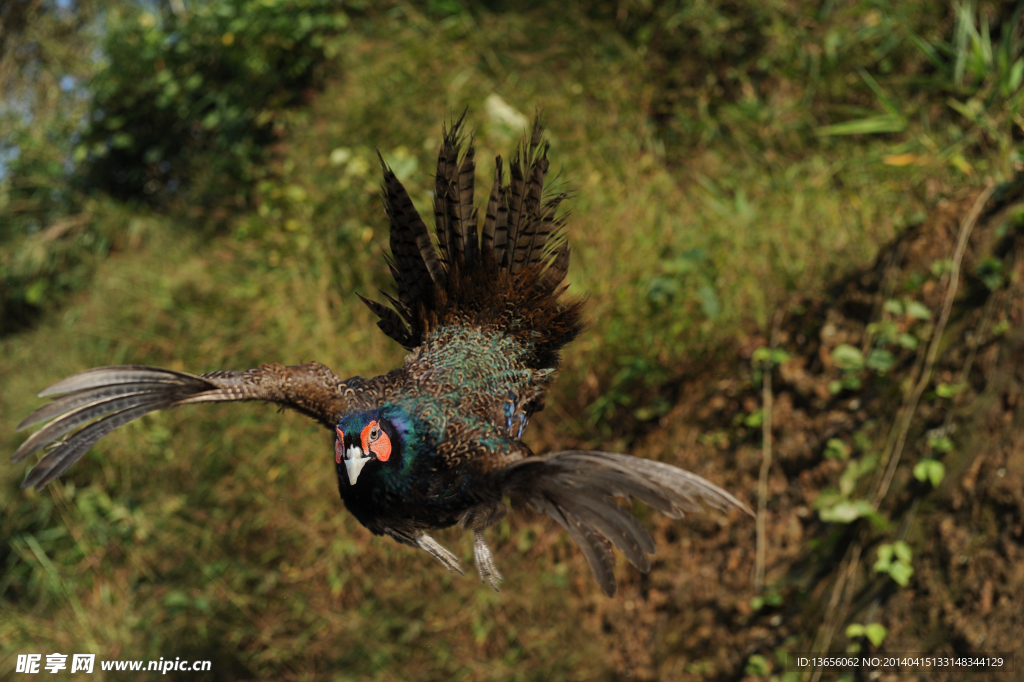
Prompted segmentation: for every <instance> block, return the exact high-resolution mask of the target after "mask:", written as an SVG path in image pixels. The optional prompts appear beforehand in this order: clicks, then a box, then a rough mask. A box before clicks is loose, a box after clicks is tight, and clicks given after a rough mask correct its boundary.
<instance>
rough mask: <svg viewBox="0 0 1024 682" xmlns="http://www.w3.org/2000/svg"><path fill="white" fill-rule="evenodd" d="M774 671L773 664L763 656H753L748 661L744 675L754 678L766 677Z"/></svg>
mask: <svg viewBox="0 0 1024 682" xmlns="http://www.w3.org/2000/svg"><path fill="white" fill-rule="evenodd" d="M771 671H772V664H771V662H769V660H768V659H767V658H765V657H764V656H762V655H761V654H753V655H751V657H750V658H748V659H747V665H746V667H745V668H744V669H743V672H744V674H746V675H751V676H753V677H765V676H766V675H768V674H769V673H771Z"/></svg>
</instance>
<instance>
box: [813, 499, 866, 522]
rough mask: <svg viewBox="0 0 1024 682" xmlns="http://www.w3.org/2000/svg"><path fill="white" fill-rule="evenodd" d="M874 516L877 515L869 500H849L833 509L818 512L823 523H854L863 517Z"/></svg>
mask: <svg viewBox="0 0 1024 682" xmlns="http://www.w3.org/2000/svg"><path fill="white" fill-rule="evenodd" d="M872 514H875V510H874V509H873V508H872V507H871V503H870V502H868V501H867V500H852V501H851V500H847V501H844V502H840V503H839V504H837V505H835V506H833V507H831V508H828V509H822V510H821V511H820V512H818V517H819V518H820V519H821V520H822V521H830V522H835V523H853V522H854V521H856V520H857V519H859V518H861V517H866V516H870V515H872Z"/></svg>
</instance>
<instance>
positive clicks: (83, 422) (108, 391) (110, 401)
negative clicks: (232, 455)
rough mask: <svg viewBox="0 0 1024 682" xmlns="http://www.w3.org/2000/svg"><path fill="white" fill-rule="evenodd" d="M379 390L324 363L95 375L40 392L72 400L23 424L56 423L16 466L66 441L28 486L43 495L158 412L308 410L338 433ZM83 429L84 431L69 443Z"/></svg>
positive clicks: (132, 369) (32, 441) (23, 451)
mask: <svg viewBox="0 0 1024 682" xmlns="http://www.w3.org/2000/svg"><path fill="white" fill-rule="evenodd" d="M377 384H378V380H377V379H371V380H366V379H362V378H361V377H353V378H351V379H348V380H347V381H342V380H341V379H340V378H339V377H338V376H337V375H336V374H335V373H334V372H332V371H331V370H330V369H328V368H327V367H326V366H324V365H322V364H320V363H319V362H310V363H307V364H305V365H295V366H291V367H285V366H283V365H261V366H260V367H259V368H257V369H250V370H246V371H244V372H225V371H221V372H212V373H210V374H203V375H201V376H196V375H194V374H186V373H184V372H174V371H171V370H168V369H159V368H156V367H142V366H139V365H127V366H122V367H100V368H97V369H90V370H87V371H85V372H81V373H79V374H75V375H74V376H70V377H68V378H67V379H63V380H61V381H58V382H57V383H55V384H54V385H52V386H50V387H49V388H47V389H46V390H44V391H43V392H42V393H40V394H39V396H40V397H45V396H52V395H56V394H61V393H62V394H64V395H63V396H61V397H59V398H55V399H54V400H53V401H52V402H50V403H48V404H46V405H44V406H43V407H40V408H39V409H38V410H36V411H35V412H33V413H32V414H30V415H29V416H28V418H26V419H25V421H23V422H21V424H19V425H18V430H21V429H24V428H26V427H28V426H31V425H33V424H38V423H40V422H45V421H49V420H51V419H52V420H53V421H50V423H49V424H47V425H46V426H44V427H43V428H41V429H40V430H39V431H36V432H35V433H34V434H32V436H31V437H29V439H28V440H26V441H25V442H24V443H22V444H21V447H19V448H18V450H17V452H15V453H14V456H13V457H11V461H12V462H20V461H21V460H23V459H24V458H26V457H28V456H29V455H30V454H32V453H33V452H35V451H36V450H39V449H40V448H42V447H44V446H46V445H49V444H50V443H53V442H54V441H57V439H61V440H60V441H59V442H57V443H56V445H55V446H54V447H53V448H51V449H50V451H49V452H48V453H47V454H46V456H45V457H43V458H42V459H41V460H40V461H39V462H38V463H37V464H36V465H35V467H33V469H32V471H30V472H29V474H28V476H26V477H25V480H24V481H23V482H22V484H21V487H22V488H28V487H30V486H35V488H36V490H40V489H42V487H43V486H45V485H46V484H47V483H49V482H50V481H52V480H54V479H55V478H57V477H58V476H60V475H61V474H63V473H64V472H65V471H67V470H68V469H69V468H70V467H71V465H72V464H74V463H75V462H77V461H78V460H79V459H81V457H82V456H83V455H84V454H85V453H86V452H88V451H89V448H91V447H92V446H93V445H94V444H95V443H96V442H97V441H98V440H99V439H100V438H103V436H105V435H107V434H108V433H110V432H111V431H113V430H114V429H116V428H117V427H119V426H121V425H122V424H127V423H128V422H130V421H132V420H134V419H138V418H139V417H141V416H142V415H144V414H148V413H150V412H155V411H157V410H166V409H168V408H171V407H178V406H179V405H189V404H192V403H206V402H223V401H244V400H262V401H265V402H270V403H276V404H278V405H281V406H282V407H287V408H290V409H293V410H296V411H298V412H301V413H302V414H304V415H306V416H307V417H310V418H312V419H315V420H316V421H318V422H320V423H321V424H323V425H324V426H326V427H327V428H329V429H333V428H334V426H335V425H336V424H337V422H338V419H339V418H340V417H341V415H343V414H345V413H347V412H353V411H359V410H362V409H368V408H369V407H372V406H373V405H374V404H376V399H377V397H378V386H377ZM93 420H95V421H93ZM79 427H82V428H79ZM75 429H78V431H75V433H73V434H72V435H70V436H67V437H64V438H62V436H65V434H67V433H69V432H71V431H74V430H75Z"/></svg>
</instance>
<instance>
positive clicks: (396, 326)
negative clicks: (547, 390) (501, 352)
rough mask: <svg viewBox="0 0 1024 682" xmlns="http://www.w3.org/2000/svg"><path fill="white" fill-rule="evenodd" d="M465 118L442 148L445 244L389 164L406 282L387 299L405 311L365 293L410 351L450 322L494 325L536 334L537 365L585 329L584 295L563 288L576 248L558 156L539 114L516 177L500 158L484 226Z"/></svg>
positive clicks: (396, 261)
mask: <svg viewBox="0 0 1024 682" xmlns="http://www.w3.org/2000/svg"><path fill="white" fill-rule="evenodd" d="M464 120H465V114H463V116H462V117H460V118H459V119H458V120H457V121H455V122H454V123H453V124H452V125H451V127H450V128H448V129H447V130H446V131H445V133H444V138H443V140H442V143H441V149H440V152H439V153H438V161H437V177H436V179H435V186H434V206H433V209H434V221H435V226H434V227H435V235H436V239H437V248H436V250H435V248H434V245H433V244H432V243H431V242H430V239H429V236H428V233H427V229H426V226H425V225H424V224H423V221H422V219H420V217H419V215H418V214H416V211H415V209H414V208H413V206H412V201H411V200H410V199H409V196H408V193H407V192H406V191H405V189H404V188H403V187H402V185H401V183H400V182H398V180H397V178H396V177H395V175H394V173H392V172H391V171H390V169H388V168H387V166H386V165H385V166H384V183H383V189H384V201H385V206H386V208H387V212H388V218H389V221H390V225H391V238H390V241H391V259H390V260H389V265H391V267H392V274H393V276H394V278H395V283H396V285H397V288H398V292H397V297H390V296H388V298H389V299H390V300H391V301H392V303H393V305H394V306H395V311H397V312H385V310H387V309H386V308H384V306H382V305H381V304H380V303H374V302H370V301H368V300H366V299H363V300H364V301H365V302H366V304H367V305H368V306H369V307H370V309H371V310H373V312H374V313H375V314H376V315H377V316H378V317H379V318H380V321H379V322H378V326H379V327H380V328H381V329H382V330H383V331H384V332H385V333H386V334H387V335H388V336H389V337H391V338H392V339H394V340H396V341H398V342H399V343H401V344H402V345H403V346H405V347H406V348H408V349H410V350H411V349H413V348H415V347H416V346H418V345H420V344H421V343H422V342H423V339H424V336H425V335H426V334H427V333H429V332H430V331H431V330H432V329H434V328H436V327H437V326H440V325H443V324H446V323H451V322H461V323H468V324H473V325H490V326H494V327H497V328H499V330H501V331H504V332H505V333H508V334H511V335H522V336H523V338H524V341H525V340H528V343H529V344H530V345H531V347H534V348H536V351H535V364H536V366H537V367H538V368H548V367H554V366H556V365H557V356H558V351H559V350H560V349H561V347H562V346H564V345H565V344H566V343H568V342H569V341H571V340H572V339H573V338H575V337H576V336H577V335H578V334H579V332H580V328H581V323H580V314H581V308H582V302H581V301H579V300H578V299H566V298H565V297H564V296H563V295H564V291H565V287H564V286H561V283H562V282H563V281H564V279H565V276H566V273H567V271H568V267H569V247H568V245H567V244H566V242H565V239H564V236H563V232H562V229H563V222H564V221H563V220H562V218H561V217H559V216H558V215H557V212H558V208H559V206H560V204H561V202H562V200H563V199H564V198H565V196H566V195H565V194H554V195H550V196H547V197H545V193H544V182H545V179H546V177H547V172H548V168H549V166H550V164H549V162H548V159H547V151H548V145H547V143H545V142H544V140H543V126H542V125H541V124H540V122H539V121H537V122H536V123H535V124H534V126H533V130H532V131H531V134H530V137H529V138H528V140H527V141H525V142H524V143H523V144H522V145H521V146H520V148H519V150H518V151H517V152H516V154H515V157H514V158H513V160H512V162H511V163H510V164H509V183H508V184H507V185H505V184H503V183H504V177H503V170H504V168H503V165H502V160H501V157H498V158H497V159H496V163H495V165H496V168H495V173H494V182H493V185H492V187H491V191H490V194H489V196H488V200H487V205H486V209H485V214H484V221H483V226H482V228H481V227H479V226H478V224H477V218H478V214H477V209H476V208H475V207H474V206H473V197H474V180H475V174H476V164H475V150H474V147H473V141H472V139H470V140H469V141H468V143H467V142H466V140H465V133H464V130H463V125H464Z"/></svg>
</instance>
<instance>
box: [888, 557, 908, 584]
mask: <svg viewBox="0 0 1024 682" xmlns="http://www.w3.org/2000/svg"><path fill="white" fill-rule="evenodd" d="M888 573H889V577H890V578H892V579H893V580H894V581H895V582H896V584H897V585H899V586H900V587H906V586H907V583H909V582H910V577H911V576H912V575H914V569H913V568H912V567H911V566H910V565H909V564H905V563H902V562H899V563H894V564H893V565H892V566H890V567H889V571H888Z"/></svg>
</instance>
